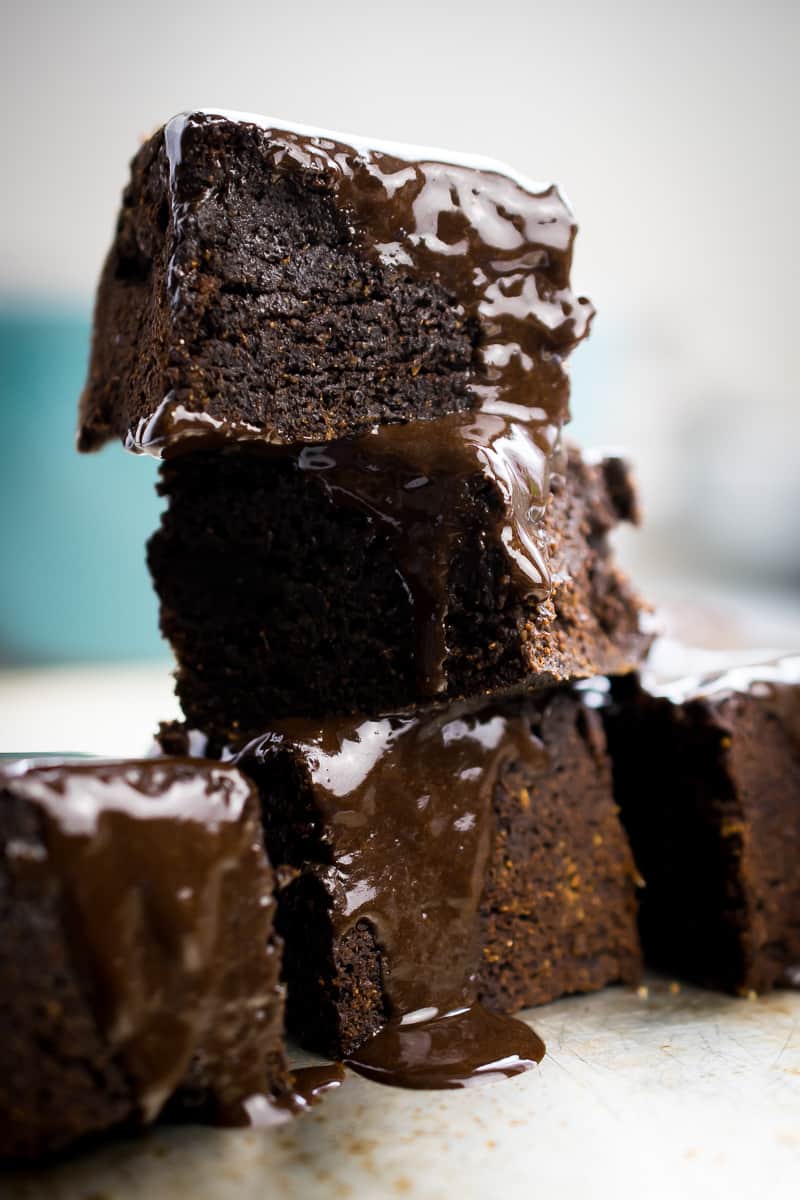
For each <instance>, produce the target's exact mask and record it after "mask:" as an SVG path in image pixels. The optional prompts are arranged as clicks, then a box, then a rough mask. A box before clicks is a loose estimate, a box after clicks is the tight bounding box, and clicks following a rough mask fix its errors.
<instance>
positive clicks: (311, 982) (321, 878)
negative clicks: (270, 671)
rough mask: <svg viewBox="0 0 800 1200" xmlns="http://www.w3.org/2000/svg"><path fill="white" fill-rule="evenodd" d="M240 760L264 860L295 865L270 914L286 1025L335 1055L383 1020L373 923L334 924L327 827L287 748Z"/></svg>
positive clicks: (343, 1052)
mask: <svg viewBox="0 0 800 1200" xmlns="http://www.w3.org/2000/svg"><path fill="white" fill-rule="evenodd" d="M239 767H240V769H241V770H243V771H244V772H245V773H246V774H248V775H249V776H250V777H251V778H252V779H253V781H254V782H255V783H256V786H257V787H258V789H259V792H260V795H261V809H262V822H263V827H264V835H265V840H266V843H267V847H268V850H269V855H270V859H271V861H273V862H275V863H280V864H283V865H284V867H290V868H293V869H294V870H295V872H296V875H295V877H294V878H293V879H291V881H289V882H287V883H286V885H285V886H284V887H283V888H282V889H281V890H280V891H279V893H278V912H277V916H276V922H275V925H276V930H277V932H278V934H279V935H280V937H281V939H282V941H283V972H282V974H283V979H284V981H285V984H286V989H287V998H286V1023H287V1028H288V1029H289V1032H290V1033H292V1034H293V1035H294V1037H295V1038H297V1040H298V1042H299V1043H300V1044H301V1045H302V1046H304V1047H305V1048H306V1049H308V1050H313V1051H316V1052H317V1053H319V1054H327V1055H330V1056H332V1057H334V1058H341V1057H343V1056H346V1055H347V1054H348V1053H350V1052H351V1051H352V1050H354V1049H355V1047H356V1046H358V1045H359V1044H360V1043H361V1042H363V1041H364V1039H365V1038H367V1037H369V1035H370V1034H371V1033H374V1032H375V1031H376V1030H377V1029H379V1028H380V1026H381V1025H382V1024H383V1023H384V1022H385V1020H386V1004H385V999H384V995H383V986H382V958H381V952H380V949H379V946H378V943H377V940H376V937H375V931H374V930H373V928H372V926H371V925H370V924H369V923H368V922H366V921H359V922H358V923H357V924H356V925H355V926H354V927H353V928H352V929H349V930H347V931H346V932H344V933H343V934H339V933H337V931H336V928H335V921H336V917H335V905H336V883H335V868H334V866H333V852H332V849H331V843H330V838H329V833H328V830H327V828H326V825H325V822H324V818H323V816H322V814H321V812H320V811H319V809H318V808H317V806H316V805H315V803H314V796H313V788H312V787H311V785H310V782H309V779H308V776H307V774H306V773H305V770H304V769H303V767H302V765H301V763H300V761H299V760H298V759H296V758H295V756H294V755H293V753H292V752H291V750H289V749H288V748H287V749H286V750H285V751H283V752H279V753H275V754H272V755H270V756H269V757H268V759H267V760H266V762H259V761H258V760H256V759H254V758H252V757H248V756H245V757H244V758H243V759H242V760H241V761H240V762H239Z"/></svg>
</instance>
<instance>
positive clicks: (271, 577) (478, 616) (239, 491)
mask: <svg viewBox="0 0 800 1200" xmlns="http://www.w3.org/2000/svg"><path fill="white" fill-rule="evenodd" d="M439 425H440V423H439V422H436V423H432V424H431V425H430V427H429V429H430V433H429V434H427V433H425V432H424V431H423V430H422V429H421V427H420V426H419V425H416V426H404V427H401V428H399V433H400V434H401V435H402V436H403V438H404V439H405V435H407V434H409V433H411V435H412V436H411V437H410V438H409V439H407V440H403V441H402V442H401V443H399V444H398V445H397V446H395V444H394V442H393V443H392V446H393V448H394V452H392V453H388V454H387V455H386V456H384V454H383V453H382V452H381V453H379V454H377V455H376V453H375V448H374V447H372V445H371V444H370V438H369V437H368V438H366V439H363V441H362V442H360V443H359V442H345V443H331V444H330V445H328V446H325V447H315V448H307V449H306V450H299V451H298V452H297V453H295V454H287V453H286V452H282V453H281V454H280V455H278V456H276V457H273V456H271V455H269V454H267V455H265V454H264V452H263V451H260V450H259V451H257V452H256V451H248V450H238V451H227V452H221V451H216V452H203V453H195V454H191V455H185V456H182V457H180V458H176V459H174V460H171V461H169V462H168V463H166V464H165V465H164V468H163V477H162V490H163V492H164V494H165V495H166V496H167V498H168V501H169V503H168V506H167V509H166V511H165V513H164V516H163V520H162V525H161V529H160V530H159V531H158V532H157V533H156V534H155V535H154V537H153V538H152V540H151V542H150V546H149V563H150V569H151V572H152V575H153V578H154V581H155V585H156V589H157V591H158V593H159V596H160V599H161V625H162V630H163V632H164V634H165V636H166V637H167V638H168V639H169V641H170V642H171V644H172V646H173V649H174V651H175V654H176V658H177V660H178V675H177V691H178V695H179V697H180V700H181V704H182V707H183V710H184V712H185V713H186V715H187V718H188V720H189V723H190V724H191V725H193V726H195V727H197V728H201V729H204V730H207V731H209V732H210V733H214V734H217V735H218V736H221V737H228V736H233V737H238V736H240V735H241V734H242V733H247V732H251V733H253V734H256V733H258V732H259V731H260V730H262V729H264V728H266V727H268V726H269V724H270V723H271V722H272V721H273V720H274V719H275V718H277V717H284V716H295V715H301V714H302V715H304V716H316V715H322V714H324V713H326V712H337V711H338V712H366V713H380V712H387V711H388V712H392V711H397V710H398V709H403V708H405V707H407V706H409V705H413V704H415V703H419V702H424V701H426V700H429V699H430V698H431V696H436V697H450V698H456V697H462V696H466V697H472V696H481V695H488V694H492V693H502V692H504V691H508V690H510V689H519V688H526V689H531V688H538V687H543V686H544V687H546V686H551V685H553V684H555V683H560V682H563V681H568V680H570V679H574V678H580V677H582V676H589V675H592V674H595V673H598V672H613V673H615V674H622V673H624V672H625V671H629V670H631V669H633V668H634V667H635V666H636V664H637V663H638V661H639V660H640V659H641V657H642V655H643V654H644V652H645V650H646V647H647V645H648V643H649V637H647V636H646V635H645V634H644V633H643V632H642V629H641V627H640V616H641V606H640V603H639V601H638V598H637V597H636V595H635V593H634V592H633V591H632V589H631V587H630V585H629V584H628V582H627V580H626V579H625V577H624V576H623V575H622V574H621V572H620V571H619V570H618V569H617V567H616V566H615V564H614V560H613V557H612V555H611V552H610V549H609V545H608V534H609V532H610V531H611V529H612V528H613V526H614V525H615V524H616V523H617V522H618V521H619V520H630V519H635V517H636V510H635V499H634V495H633V492H632V489H631V486H630V480H629V476H628V474H627V470H626V469H625V467H624V464H622V463H621V462H620V461H619V460H616V459H611V460H604V461H602V462H598V463H592V462H588V461H586V460H583V459H582V458H581V457H580V455H579V454H578V452H577V451H576V450H570V451H569V453H568V455H566V456H565V461H563V462H562V463H561V468H562V473H559V474H556V475H554V476H553V480H552V488H551V494H550V496H549V498H548V500H547V502H546V504H545V505H544V506H543V520H542V522H541V527H540V528H539V529H538V530H537V531H536V532H535V534H532V533H531V529H530V526H529V525H527V524H526V518H525V507H524V503H523V501H522V499H521V497H522V496H523V495H525V494H526V493H525V486H526V479H527V477H526V476H525V475H524V472H523V473H522V474H521V475H519V476H517V477H516V484H518V490H515V489H516V484H515V486H514V487H511V486H509V485H508V484H507V483H506V482H505V481H506V480H507V479H508V475H503V474H502V473H500V472H495V471H493V470H489V471H487V470H485V469H484V464H483V462H482V459H481V456H480V454H475V455H473V457H472V459H471V461H470V463H469V469H466V467H465V466H464V464H463V463H462V464H461V468H460V470H458V469H457V470H453V469H451V463H450V461H449V459H448V447H447V443H446V441H445V442H444V443H440V442H439V441H437V440H436V436H435V431H436V429H437V427H438V426H439ZM395 428H398V427H395ZM390 432H392V431H390ZM509 440H510V441H511V442H512V444H513V441H514V439H513V434H511V435H509ZM376 441H377V443H378V445H379V446H381V445H383V443H382V440H381V439H380V438H378V439H376ZM365 444H366V449H364V445H365ZM487 444H489V445H490V444H491V441H490V440H489V443H487ZM508 453H509V454H510V453H511V452H510V451H508ZM362 455H365V456H366V457H362ZM426 455H427V456H428V457H427V458H426ZM520 469H521V468H520ZM527 499H528V502H529V503H530V496H529V495H528V496H527Z"/></svg>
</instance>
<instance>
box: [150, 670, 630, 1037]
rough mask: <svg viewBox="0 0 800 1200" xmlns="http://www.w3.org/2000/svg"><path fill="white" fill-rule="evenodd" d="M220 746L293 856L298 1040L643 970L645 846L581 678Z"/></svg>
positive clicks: (179, 737) (309, 723)
mask: <svg viewBox="0 0 800 1200" xmlns="http://www.w3.org/2000/svg"><path fill="white" fill-rule="evenodd" d="M161 740H162V745H163V746H165V747H166V748H167V749H174V748H179V747H183V748H185V747H186V745H187V742H186V735H185V732H184V731H183V730H182V729H180V728H177V729H176V728H174V727H172V728H170V727H165V728H163V729H162V736H161ZM202 744H204V745H205V743H202ZM207 748H208V747H207ZM212 748H213V749H215V750H216V752H218V753H225V754H227V755H233V756H234V761H236V763H237V764H238V765H239V767H240V768H241V769H242V770H243V771H245V772H246V773H248V774H249V775H251V777H252V778H253V779H254V780H255V782H256V783H257V785H258V788H259V790H260V793H261V797H262V810H263V814H264V824H265V830H266V837H267V844H268V847H269V852H270V856H271V858H272V860H273V861H274V862H280V863H286V864H289V865H290V866H292V867H294V868H295V870H296V871H297V875H296V877H295V878H294V880H293V881H292V882H291V883H290V884H289V885H288V886H287V887H285V888H284V889H283V890H282V891H281V893H280V898H279V915H278V927H279V929H280V931H281V934H282V936H283V937H284V940H285V944H286V951H285V956H284V968H285V978H286V981H287V984H288V1004H287V1023H288V1025H289V1027H290V1029H291V1030H292V1031H293V1032H294V1034H295V1035H296V1036H297V1038H298V1039H299V1040H300V1042H301V1043H302V1044H303V1045H304V1046H306V1047H308V1048H310V1049H314V1050H318V1051H321V1052H323V1053H328V1054H332V1055H345V1056H350V1055H352V1054H353V1052H354V1050H355V1049H356V1048H357V1047H359V1046H360V1045H361V1044H362V1043H363V1042H364V1040H365V1039H366V1038H368V1037H369V1036H370V1035H372V1034H374V1033H375V1032H376V1031H377V1030H379V1029H381V1027H382V1026H383V1025H384V1023H385V1022H387V1020H389V1019H392V1018H394V1019H395V1023H396V1022H397V1018H398V1017H403V1016H407V1015H408V1014H409V1013H419V1012H422V1013H428V1012H431V1011H438V1012H442V1011H447V1010H448V1009H452V1008H453V1006H456V1008H458V1007H459V1006H462V1007H463V1006H464V1005H466V1004H469V1003H470V1002H471V1001H472V1000H474V999H479V1000H481V1001H483V1003H484V1005H486V1006H488V1007H489V1008H491V1009H493V1010H496V1011H499V1012H503V1013H509V1012H515V1011H517V1010H519V1009H521V1008H523V1007H525V1006H527V1005H531V1004H541V1003H544V1002H546V1001H548V1000H552V999H555V998H556V997H557V996H561V995H564V994H567V993H570V992H586V991H592V990H594V989H596V988H600V987H602V986H603V985H605V984H607V983H613V982H616V981H620V980H624V981H633V980H635V979H636V978H637V976H638V973H639V968H640V954H639V945H638V939H637V932H636V898H635V870H634V866H633V860H632V858H631V855H630V851H629V848H628V844H627V841H626V839H625V836H624V834H623V832H622V829H621V827H620V824H619V821H618V818H617V811H616V808H615V805H614V801H613V796H612V789H611V773H610V765H609V760H608V756H607V753H606V748H605V740H604V735H603V728H602V722H601V720H600V719H599V717H598V715H597V714H596V713H595V712H593V711H591V710H590V709H588V708H587V707H586V706H585V705H584V704H583V702H582V700H581V697H580V695H579V694H577V693H576V692H575V691H574V690H573V689H570V688H561V689H555V690H553V691H550V692H547V693H540V694H539V695H537V696H536V697H533V698H525V699H517V700H513V701H511V700H509V701H504V702H498V703H492V704H490V705H488V706H484V707H481V708H479V709H477V710H476V709H475V707H474V706H467V705H463V704H456V705H450V706H447V707H445V708H444V709H438V710H432V711H428V712H418V713H416V714H413V715H408V714H407V715H396V716H389V717H383V718H381V719H376V720H368V719H364V718H329V719H327V720H325V721H324V722H315V721H313V720H308V719H302V720H298V719H291V720H286V721H283V722H277V723H275V724H274V725H273V726H272V728H271V729H270V731H269V732H267V733H264V734H263V735H262V736H261V737H259V738H257V739H255V740H254V741H252V742H251V743H249V744H248V745H247V746H246V747H244V749H241V750H239V751H233V750H231V749H230V748H228V749H226V750H223V748H222V747H220V746H219V745H216V746H215V747H212Z"/></svg>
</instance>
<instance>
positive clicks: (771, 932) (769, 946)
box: [718, 695, 800, 992]
mask: <svg viewBox="0 0 800 1200" xmlns="http://www.w3.org/2000/svg"><path fill="white" fill-rule="evenodd" d="M718 718H719V720H720V722H721V724H723V725H724V726H727V728H728V736H729V738H730V745H729V746H728V748H727V761H728V766H729V770H730V774H731V778H732V780H733V783H734V786H735V789H736V795H737V797H738V802H739V809H740V814H741V819H740V826H739V829H738V831H735V832H736V837H737V842H740V845H741V861H740V870H741V875H742V879H743V883H744V886H745V887H746V890H747V893H748V895H749V897H750V903H749V920H748V923H747V926H746V928H745V929H744V930H743V932H742V940H743V949H744V975H743V978H742V980H741V982H740V987H741V989H743V990H754V991H756V992H764V991H768V990H769V989H770V988H772V987H774V986H775V985H776V984H780V983H781V982H782V980H783V977H784V972H785V971H786V969H787V968H790V967H797V966H798V965H800V744H799V743H798V742H797V740H796V738H795V737H794V736H793V734H792V731H791V729H790V728H789V727H788V726H787V724H786V723H785V722H784V721H783V720H782V719H781V712H780V710H779V708H777V707H776V706H775V705H773V703H772V700H771V698H770V697H769V695H765V696H759V695H736V696H733V697H731V698H730V699H728V700H725V701H723V702H722V703H721V704H720V705H719V708H718ZM721 832H722V836H728V837H730V836H732V835H733V834H734V830H732V829H730V828H727V829H723V830H722V831H721Z"/></svg>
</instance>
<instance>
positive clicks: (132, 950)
mask: <svg viewBox="0 0 800 1200" xmlns="http://www.w3.org/2000/svg"><path fill="white" fill-rule="evenodd" d="M0 789H2V790H4V791H6V792H10V793H12V794H14V795H17V796H19V797H21V798H23V799H25V800H26V801H27V802H28V803H30V804H32V805H34V806H35V807H36V808H37V810H38V812H39V815H40V823H41V843H39V844H35V845H34V844H30V845H29V844H27V843H24V842H20V843H13V844H9V845H7V846H6V847H5V854H6V857H7V858H8V859H10V860H13V869H14V870H15V871H17V872H19V871H22V872H24V873H25V875H26V877H31V879H32V881H33V880H35V879H38V878H41V879H42V881H43V883H47V882H49V881H52V879H53V878H55V879H56V880H57V883H58V888H59V892H60V894H61V897H62V901H61V902H62V906H63V919H64V924H65V930H66V934H67V937H68V938H69V941H70V945H71V946H72V952H73V954H74V955H75V956H76V960H77V961H80V962H81V963H82V964H83V968H84V970H85V973H86V976H87V979H88V983H89V986H90V988H91V997H92V1006H93V1008H94V1011H95V1019H96V1020H97V1022H98V1026H99V1028H100V1029H101V1031H102V1033H103V1034H104V1036H105V1038H106V1039H107V1040H108V1043H109V1046H110V1048H111V1050H112V1052H113V1053H114V1054H115V1055H116V1056H118V1057H119V1059H120V1060H121V1062H122V1063H123V1064H124V1067H125V1070H126V1072H127V1074H128V1076H129V1077H130V1079H131V1082H132V1085H133V1087H134V1090H135V1093H136V1096H137V1098H138V1103H139V1109H140V1117H141V1119H142V1120H143V1121H150V1120H152V1119H154V1118H155V1117H156V1116H157V1115H158V1113H159V1112H160V1110H161V1109H162V1107H163V1106H164V1104H165V1102H166V1101H167V1100H168V1098H169V1097H170V1096H171V1095H172V1093H173V1092H174V1091H175V1089H176V1088H177V1087H178V1086H179V1085H180V1084H181V1082H182V1081H183V1079H184V1076H185V1075H186V1073H187V1069H188V1068H189V1066H190V1063H191V1060H192V1057H193V1055H194V1054H195V1053H196V1052H197V1051H198V1050H201V1051H202V1052H203V1055H204V1057H206V1058H207V1059H210V1060H212V1061H213V1060H214V1058H215V1054H217V1053H220V1054H221V1055H223V1054H224V1051H225V1048H226V1046H227V1041H226V1020H227V1016H226V1006H228V1005H235V1004H240V1002H241V997H242V995H243V993H246V994H247V995H248V1006H249V1008H250V1009H251V1011H252V1019H253V1020H254V1021H261V1022H262V1023H263V1030H264V1034H265V1036H266V1035H268V1034H269V1032H270V1030H271V1028H272V1026H273V1025H274V1023H275V1022H276V1020H280V1005H278V1006H276V1005H275V1001H274V984H273V990H267V988H268V983H267V982H266V981H268V980H269V978H273V980H276V979H277V964H274V965H270V966H269V969H268V970H266V971H265V969H264V964H261V963H259V962H258V956H257V955H250V954H247V955H242V954H239V953H238V952H237V951H236V949H235V948H231V947H230V946H229V945H228V944H227V933H228V931H229V926H228V927H226V925H225V923H224V920H223V906H225V905H227V906H230V905H232V904H235V905H236V906H237V912H238V914H239V916H240V917H241V920H242V922H243V923H244V924H248V923H249V922H251V921H252V925H251V927H252V928H254V929H256V930H257V929H258V928H262V929H266V922H265V917H266V914H268V913H270V912H271V910H272V908H273V906H274V903H275V901H274V898H273V894H272V875H271V872H270V871H269V869H268V867H267V865H266V861H265V858H264V852H263V848H262V846H261V844H260V840H258V837H257V835H256V837H255V839H254V830H257V829H258V825H257V822H256V809H255V798H254V796H253V792H252V788H251V787H250V785H249V784H248V782H247V781H246V780H245V779H244V778H243V777H242V776H241V775H240V774H239V772H237V771H235V770H232V769H231V768H230V767H228V766H225V765H223V764H220V763H210V762H209V763H205V764H199V763H198V761H197V760H192V759H164V760H159V759H152V760H143V761H128V762H107V761H103V760H87V761H86V762H77V761H71V762H62V763H60V764H58V763H55V762H52V761H50V760H48V761H45V762H42V763H39V764H37V762H36V761H35V760H21V761H18V762H16V763H13V764H5V763H4V764H3V765H2V767H0ZM43 847H44V848H43ZM265 940H266V939H265ZM264 954H265V955H266V956H268V957H269V958H272V957H273V955H274V954H275V950H274V948H273V947H272V946H271V945H265V946H264ZM276 1009H277V1015H276ZM225 1071H226V1074H227V1078H226V1079H224V1080H223V1082H222V1086H221V1088H220V1091H219V1094H218V1095H216V1096H215V1103H216V1105H217V1114H216V1115H217V1117H218V1119H219V1120H221V1121H222V1122H224V1123H234V1124H239V1123H247V1122H248V1121H249V1116H248V1111H249V1110H248V1105H250V1106H252V1103H253V1101H254V1100H257V1099H258V1098H259V1097H260V1098H261V1100H262V1101H263V1104H264V1105H267V1106H268V1105H270V1104H271V1103H272V1098H271V1097H266V1096H263V1093H264V1090H265V1079H264V1077H263V1064H262V1063H260V1062H247V1061H244V1060H243V1059H242V1058H239V1059H236V1056H235V1054H232V1055H231V1058H230V1060H229V1061H228V1060H227V1056H226V1068H225Z"/></svg>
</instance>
